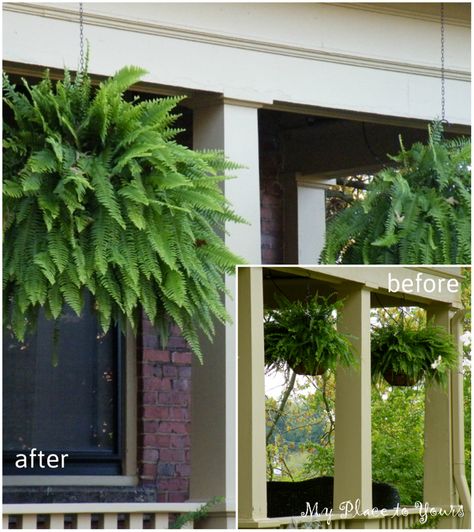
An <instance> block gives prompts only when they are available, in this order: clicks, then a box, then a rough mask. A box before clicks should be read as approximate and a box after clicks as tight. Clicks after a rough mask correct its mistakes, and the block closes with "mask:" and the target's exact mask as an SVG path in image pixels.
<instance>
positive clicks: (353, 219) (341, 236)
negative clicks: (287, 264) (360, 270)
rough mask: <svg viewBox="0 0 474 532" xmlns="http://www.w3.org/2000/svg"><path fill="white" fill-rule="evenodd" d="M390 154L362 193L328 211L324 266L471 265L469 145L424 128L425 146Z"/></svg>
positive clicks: (437, 127)
mask: <svg viewBox="0 0 474 532" xmlns="http://www.w3.org/2000/svg"><path fill="white" fill-rule="evenodd" d="M400 145H401V150H400V152H399V153H398V154H397V155H395V156H391V159H392V160H393V161H394V165H393V166H391V167H387V168H384V169H383V170H381V171H380V172H379V173H378V174H376V175H375V176H374V178H373V180H372V181H371V182H370V184H369V186H368V190H367V193H366V194H365V195H364V196H363V197H362V198H360V199H357V200H355V201H354V202H353V203H352V204H351V205H350V206H349V207H348V208H347V209H344V210H342V211H341V212H339V213H338V214H337V215H336V216H334V217H333V218H332V219H331V220H330V222H329V224H328V228H327V232H326V244H325V248H324V250H323V252H322V255H321V258H320V261H321V262H322V263H324V264H334V263H341V264H470V262H471V245H470V243H471V172H470V153H471V143H470V141H469V140H468V139H455V140H446V139H444V137H443V132H442V126H441V124H440V123H435V124H433V126H431V127H430V128H429V140H428V142H427V143H426V144H422V143H419V142H417V143H415V144H413V145H412V146H411V148H410V149H405V147H404V146H403V142H402V140H401V139H400Z"/></svg>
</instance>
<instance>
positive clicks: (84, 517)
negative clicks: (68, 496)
mask: <svg viewBox="0 0 474 532" xmlns="http://www.w3.org/2000/svg"><path fill="white" fill-rule="evenodd" d="M201 505H202V504H201V503H190V502H186V503H76V504H5V505H4V506H3V528H4V529H18V528H20V529H24V528H29V529H38V528H46V529H52V528H57V529H79V528H82V529H92V528H99V529H117V528H125V529H131V528H135V529H143V528H151V529H167V528H169V527H170V524H171V523H172V522H173V520H174V519H175V518H176V517H177V516H179V515H183V514H187V513H189V512H194V511H196V510H197V509H198V508H200V507H201ZM193 525H194V523H193V520H192V518H191V519H190V520H189V521H188V522H186V523H185V525H184V526H183V527H182V528H194V526H193Z"/></svg>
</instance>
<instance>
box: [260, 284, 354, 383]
mask: <svg viewBox="0 0 474 532" xmlns="http://www.w3.org/2000/svg"><path fill="white" fill-rule="evenodd" d="M274 298H275V301H276V303H277V305H278V307H277V308H275V309H272V310H268V311H267V312H266V316H265V323H264V332H265V364H266V365H267V367H269V368H272V367H273V368H275V369H282V368H283V367H285V366H289V367H290V368H291V369H292V370H293V371H294V372H295V373H297V374H298V375H312V376H316V375H322V374H323V373H324V372H325V371H326V370H335V369H336V367H337V366H338V365H343V366H353V365H356V359H355V356H354V353H353V348H352V344H351V342H350V340H349V338H348V337H347V335H344V334H341V333H339V332H338V331H337V312H338V311H339V312H341V311H342V306H343V302H342V301H341V300H334V298H332V297H323V296H319V295H318V294H315V295H314V296H312V297H308V298H307V300H306V301H298V300H295V301H290V300H289V299H288V298H286V297H285V296H283V295H281V294H278V293H275V294H274Z"/></svg>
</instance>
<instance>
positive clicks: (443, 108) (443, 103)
mask: <svg viewBox="0 0 474 532" xmlns="http://www.w3.org/2000/svg"><path fill="white" fill-rule="evenodd" d="M444 41H445V39H444V3H443V2H441V122H446V79H445V68H444V44H445V42H444Z"/></svg>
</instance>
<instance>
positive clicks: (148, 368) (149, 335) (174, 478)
mask: <svg viewBox="0 0 474 532" xmlns="http://www.w3.org/2000/svg"><path fill="white" fill-rule="evenodd" d="M140 344H141V346H140V348H139V356H138V358H139V367H138V379H139V409H140V410H139V430H138V433H139V435H138V438H139V441H138V458H139V468H140V469H139V474H140V483H141V484H142V485H144V486H156V488H157V493H158V502H182V501H185V500H186V499H187V498H188V496H189V478H190V475H191V456H190V454H191V449H190V428H191V420H190V402H191V357H192V353H191V352H190V349H189V346H188V345H187V344H186V341H185V340H184V338H183V337H182V336H181V335H180V331H179V329H178V328H177V327H176V326H174V327H173V328H172V331H171V336H170V338H169V341H168V345H167V346H166V349H162V347H161V345H160V342H159V338H158V335H157V334H156V333H155V332H154V330H153V328H152V326H151V324H150V323H149V322H148V321H147V320H146V319H144V320H143V324H142V334H141V342H140ZM140 353H141V356H140Z"/></svg>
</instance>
